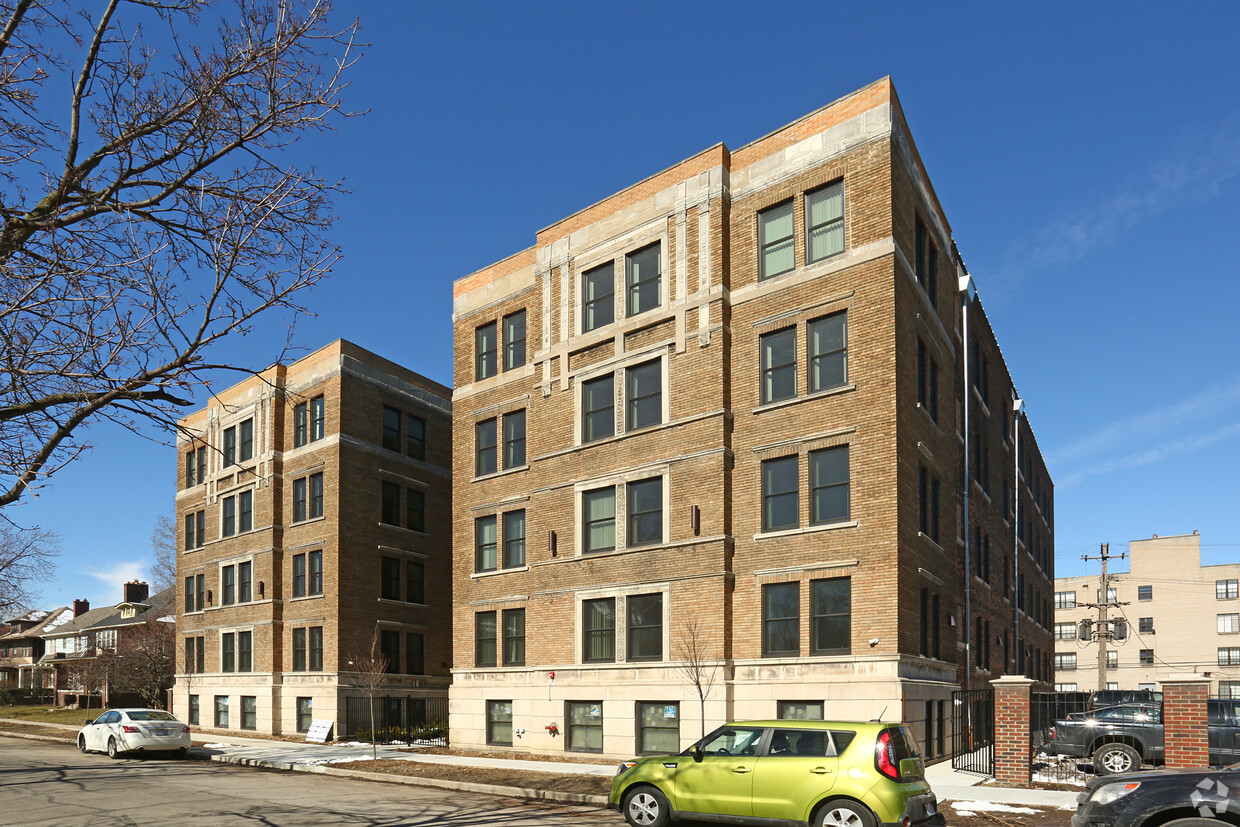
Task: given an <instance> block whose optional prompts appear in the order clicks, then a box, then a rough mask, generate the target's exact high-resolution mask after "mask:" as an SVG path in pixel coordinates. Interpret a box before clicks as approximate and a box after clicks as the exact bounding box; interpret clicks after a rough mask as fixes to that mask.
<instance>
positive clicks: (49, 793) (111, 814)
mask: <svg viewBox="0 0 1240 827" xmlns="http://www.w3.org/2000/svg"><path fill="white" fill-rule="evenodd" d="M186 821H195V822H198V823H202V824H210V825H220V824H255V825H298V827H301V826H302V825H316V824H332V825H338V824H368V825H385V826H386V825H432V824H434V825H445V827H525V825H535V824H536V825H554V826H555V827H622V825H623V824H624V820H623V819H622V818H620V816H619V815H618V814H617V813H614V812H610V811H604V810H599V809H598V808H595V807H574V806H571V805H557V804H548V803H543V802H530V801H517V800H513V799H506V798H498V797H494V796H487V795H480V794H478V793H458V792H453V791H449V790H441V789H436V788H432V787H417V786H407V785H398V784H382V783H375V782H370V781H357V780H352V779H341V778H332V777H328V776H323V775H317V774H312V773H299V772H298V773H294V772H282V771H272V770H258V769H252V768H247V767H234V766H228V765H224V764H215V763H209V762H205V761H193V760H186V761H177V760H175V759H165V758H123V759H120V760H117V761H113V760H111V759H109V758H108V757H107V756H106V755H82V754H81V753H79V752H78V751H77V750H76V749H75V748H73V747H69V746H61V745H59V744H48V743H43V742H38V741H25V740H21V739H18V738H9V737H6V736H2V735H0V824H22V825H39V824H49V825H52V824H54V825H87V824H89V825H100V824H106V825H134V824H143V825H146V824H159V825H163V824H173V823H179V822H186Z"/></svg>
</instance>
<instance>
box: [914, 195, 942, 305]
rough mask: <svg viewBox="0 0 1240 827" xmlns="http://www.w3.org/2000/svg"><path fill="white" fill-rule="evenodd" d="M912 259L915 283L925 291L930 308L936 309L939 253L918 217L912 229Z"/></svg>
mask: <svg viewBox="0 0 1240 827" xmlns="http://www.w3.org/2000/svg"><path fill="white" fill-rule="evenodd" d="M914 259H915V261H914V266H913V269H914V270H915V271H916V276H917V281H918V283H919V284H921V286H922V289H923V290H925V291H926V297H927V298H929V299H930V306H931V307H937V306H938V299H937V295H936V294H937V293H938V270H939V252H938V249H937V248H936V247H935V246H934V242H933V241H931V240H930V231H929V230H927V229H926V225H925V223H924V222H923V221H922V220H921V216H920V215H919V216H917V217H916V221H915V227H914Z"/></svg>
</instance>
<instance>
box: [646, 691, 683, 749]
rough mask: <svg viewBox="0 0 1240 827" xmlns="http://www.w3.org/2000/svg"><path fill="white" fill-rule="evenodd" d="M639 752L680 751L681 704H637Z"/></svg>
mask: <svg viewBox="0 0 1240 827" xmlns="http://www.w3.org/2000/svg"><path fill="white" fill-rule="evenodd" d="M637 751H638V752H679V751H680V704H678V703H663V702H656V703H642V702H640V701H639V702H638V704H637Z"/></svg>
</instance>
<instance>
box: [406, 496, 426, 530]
mask: <svg viewBox="0 0 1240 827" xmlns="http://www.w3.org/2000/svg"><path fill="white" fill-rule="evenodd" d="M405 528H407V529H409V530H410V531H423V532H424V531H426V492H425V491H420V490H418V489H417V488H406V489H405Z"/></svg>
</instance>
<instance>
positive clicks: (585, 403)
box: [581, 373, 616, 442]
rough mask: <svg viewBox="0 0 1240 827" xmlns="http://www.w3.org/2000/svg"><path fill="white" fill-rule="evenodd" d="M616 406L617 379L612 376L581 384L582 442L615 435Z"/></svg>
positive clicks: (608, 375)
mask: <svg viewBox="0 0 1240 827" xmlns="http://www.w3.org/2000/svg"><path fill="white" fill-rule="evenodd" d="M615 404H616V394H615V377H614V376H613V375H612V374H610V373H609V374H607V375H606V376H600V377H599V378H597V379H591V380H590V381H588V382H582V383H581V441H582V442H593V441H594V440H596V439H605V438H606V437H609V436H614V435H615V433H616V416H615Z"/></svg>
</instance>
